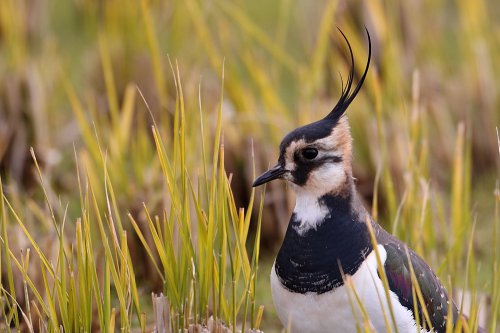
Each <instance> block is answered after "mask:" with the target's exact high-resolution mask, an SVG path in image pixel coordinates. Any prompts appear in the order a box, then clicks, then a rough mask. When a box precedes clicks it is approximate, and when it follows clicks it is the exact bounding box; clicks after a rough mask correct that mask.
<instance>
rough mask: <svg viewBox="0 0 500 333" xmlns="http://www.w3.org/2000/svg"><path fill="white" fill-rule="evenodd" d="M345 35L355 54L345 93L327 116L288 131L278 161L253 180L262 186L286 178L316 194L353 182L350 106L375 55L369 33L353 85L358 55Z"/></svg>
mask: <svg viewBox="0 0 500 333" xmlns="http://www.w3.org/2000/svg"><path fill="white" fill-rule="evenodd" d="M340 33H341V34H342V36H343V37H344V39H345V41H346V43H347V46H348V47H349V52H350V56H351V70H350V73H349V76H348V79H347V82H346V85H345V87H344V86H343V85H342V94H341V96H340V98H339V100H338V102H337V104H336V105H335V107H334V108H333V110H332V111H331V112H330V113H329V114H328V115H326V117H324V118H323V119H321V120H319V121H316V122H314V123H312V124H308V125H305V126H302V127H299V128H297V129H295V130H293V131H292V132H290V133H288V134H287V135H286V136H285V138H284V139H283V140H282V141H281V144H280V155H279V159H278V164H276V166H274V167H272V168H271V169H269V170H267V171H266V172H264V173H263V174H262V175H260V176H259V177H258V178H257V179H256V180H255V181H254V183H253V186H254V187H255V186H259V185H262V184H264V183H267V182H269V181H271V180H274V179H280V178H281V179H285V180H287V181H288V182H289V183H291V184H292V187H293V189H294V190H295V191H296V192H305V193H309V194H311V195H314V196H316V197H320V196H322V195H324V194H326V193H332V194H336V193H341V192H342V191H343V190H345V189H349V186H350V184H351V183H352V137H351V134H350V130H349V124H348V122H347V118H346V117H345V116H344V114H345V112H346V110H347V107H348V106H349V104H351V102H352V101H353V100H354V98H355V97H356V95H357V93H358V91H359V90H360V89H361V86H362V85H363V82H364V80H365V77H366V74H367V72H368V68H369V65H370V58H371V40H370V34H369V33H368V30H367V35H368V45H369V48H368V60H367V63H366V67H365V71H364V73H363V75H362V76H361V78H360V80H359V82H358V84H357V85H356V86H355V87H353V79H354V56H353V53H352V49H351V45H350V44H349V41H348V40H347V38H346V36H345V35H344V33H343V32H342V31H340Z"/></svg>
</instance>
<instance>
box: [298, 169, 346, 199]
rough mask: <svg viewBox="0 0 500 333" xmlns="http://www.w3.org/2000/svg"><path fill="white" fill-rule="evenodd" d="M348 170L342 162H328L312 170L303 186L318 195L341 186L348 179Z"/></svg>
mask: <svg viewBox="0 0 500 333" xmlns="http://www.w3.org/2000/svg"><path fill="white" fill-rule="evenodd" d="M346 177H347V175H346V172H345V170H344V166H343V164H342V163H326V164H325V165H323V166H321V167H320V168H318V169H316V170H313V171H311V173H309V177H308V178H307V182H306V184H305V185H304V186H303V187H304V189H305V190H307V191H308V192H310V193H311V194H314V195H315V196H316V197H321V196H322V195H324V194H326V193H328V192H331V191H332V190H335V189H338V188H341V187H342V185H343V184H344V183H345V181H346Z"/></svg>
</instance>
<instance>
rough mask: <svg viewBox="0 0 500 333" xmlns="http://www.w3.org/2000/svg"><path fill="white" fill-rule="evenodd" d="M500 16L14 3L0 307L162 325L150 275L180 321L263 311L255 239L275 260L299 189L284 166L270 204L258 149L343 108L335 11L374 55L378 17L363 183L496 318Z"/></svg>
mask: <svg viewBox="0 0 500 333" xmlns="http://www.w3.org/2000/svg"><path fill="white" fill-rule="evenodd" d="M499 14H500V5H499V4H498V3H497V1H493V0H490V1H488V0H479V1H467V0H458V1H455V2H454V3H449V2H446V1H420V2H418V1H406V2H402V3H394V4H390V3H383V2H380V1H366V2H349V3H346V2H344V1H335V0H327V1H321V2H315V3H314V4H312V3H310V2H305V1H300V2H292V1H289V0H282V1H277V2H268V1H262V0H259V1H252V2H241V1H226V0H215V1H205V2H200V1H196V0H187V1H180V0H176V1H171V2H164V1H147V0H141V1H130V2H129V1H127V2H123V1H118V0H108V1H98V2H96V1H90V0H81V1H74V2H66V1H55V2H49V1H46V0H41V1H37V2H36V3H32V2H29V1H24V0H22V1H16V0H6V1H2V2H0V170H1V177H2V193H3V194H4V196H3V199H2V200H0V201H1V204H2V205H1V212H0V216H1V222H2V223H1V226H2V228H1V229H2V244H1V246H0V260H1V267H2V278H1V280H0V281H1V288H2V296H1V299H2V303H3V305H4V306H3V307H2V309H3V312H2V313H1V316H0V317H1V318H2V325H13V326H15V327H18V328H19V327H21V328H24V329H26V328H29V327H30V325H31V327H32V328H33V329H34V330H35V329H37V328H40V329H41V328H44V329H46V330H48V331H57V330H58V329H59V327H60V326H61V325H62V327H64V328H65V330H71V331H77V330H82V331H90V330H93V329H97V328H99V329H100V330H103V331H110V330H113V329H114V327H115V326H116V327H121V328H124V329H128V328H137V329H149V328H150V327H151V326H150V325H151V323H152V321H153V320H152V318H153V316H152V312H153V309H152V305H151V301H150V297H149V295H150V292H151V291H154V292H163V293H164V294H165V295H167V296H168V298H169V300H170V305H171V306H170V314H171V317H170V318H171V319H172V320H171V325H172V328H178V327H182V326H185V325H186V324H188V323H189V320H190V318H192V319H194V321H199V322H202V321H205V322H206V321H207V318H208V317H209V316H210V315H213V316H214V317H215V318H216V320H218V319H223V320H224V321H225V322H226V323H228V324H229V325H231V326H232V327H235V326H237V325H240V326H241V325H242V323H245V325H246V328H248V327H249V326H256V325H258V323H260V319H258V318H259V315H258V312H259V311H258V304H261V303H266V302H267V297H268V294H269V293H268V291H267V289H266V288H267V283H268V282H267V276H266V274H260V275H259V274H257V272H258V260H257V259H258V258H259V255H260V253H259V251H258V247H259V244H260V243H262V245H263V249H262V254H261V256H263V257H265V258H267V257H269V256H272V253H273V251H274V250H275V248H276V246H277V245H279V241H280V238H281V237H282V231H283V228H284V226H285V224H286V222H287V221H288V213H289V206H290V205H291V204H293V197H292V196H291V195H290V193H289V191H287V190H286V189H285V188H284V187H283V186H282V185H281V184H270V187H269V188H268V191H267V195H266V200H265V202H263V203H262V206H261V207H262V209H263V211H262V215H260V214H259V213H258V211H259V209H258V208H253V201H254V194H253V192H251V191H250V184H251V181H252V180H253V177H254V168H253V165H254V160H255V165H256V168H257V169H258V170H262V169H264V168H266V167H267V166H268V165H269V164H270V163H272V162H273V161H274V160H275V159H276V155H277V146H278V144H279V141H280V139H281V138H282V136H283V135H284V134H286V133H287V132H288V131H289V130H291V129H293V128H294V127H296V126H297V125H299V124H305V123H307V122H309V121H312V120H315V119H318V118H320V117H322V116H323V115H324V114H325V113H326V112H327V110H329V109H330V108H331V106H332V105H333V104H334V102H335V100H336V98H337V97H338V95H339V92H340V79H339V76H338V72H339V71H340V72H341V73H345V72H346V69H347V66H349V63H348V61H344V59H343V55H344V54H345V50H344V49H342V47H343V43H341V42H339V35H338V33H337V32H336V26H339V27H341V28H342V30H343V31H344V32H345V33H346V35H347V36H348V38H349V40H350V41H351V44H352V45H353V49H354V53H355V57H356V59H357V62H356V66H362V65H363V61H362V59H365V56H366V50H365V46H366V42H365V40H364V38H365V35H364V33H363V25H366V26H367V27H368V29H369V30H370V33H371V35H372V37H373V40H374V51H375V52H374V61H373V66H372V68H371V70H370V73H369V75H368V77H367V81H366V84H365V87H364V89H363V92H362V93H361V94H360V96H359V97H358V99H357V100H356V102H354V103H353V105H352V107H351V109H350V111H349V119H350V123H351V127H352V132H353V136H354V140H355V141H354V143H355V171H354V173H355V175H356V177H357V178H358V188H359V190H360V191H361V193H362V194H363V196H364V197H365V198H366V201H367V203H368V204H369V203H371V206H372V213H373V215H374V216H375V217H376V219H377V220H378V221H380V223H381V224H383V225H384V226H385V227H386V228H388V229H389V230H392V231H393V232H394V233H396V234H397V235H398V236H399V237H400V238H401V239H402V240H404V241H405V242H407V243H408V244H410V245H411V247H412V248H414V249H415V250H416V252H418V253H419V254H420V255H422V256H423V257H424V258H426V260H427V261H428V262H429V263H430V264H431V266H432V267H433V268H435V270H436V271H437V272H438V275H439V276H440V277H441V278H442V280H443V281H447V287H448V289H449V290H452V289H453V290H457V289H460V290H466V291H467V293H466V294H467V295H469V296H470V298H471V301H470V302H469V303H468V304H470V306H464V308H463V311H464V312H466V313H469V314H471V316H472V318H474V320H475V318H479V317H481V316H483V313H485V314H486V315H485V317H481V318H482V319H481V320H482V321H483V322H485V323H486V326H488V327H489V328H490V331H491V332H494V331H495V330H497V329H498V327H499V326H498V316H499V313H500V282H499V281H500V273H499V267H498V263H499V260H500V259H499V258H500V256H499V255H500V244H499V232H500V229H499V227H498V226H499V223H500V213H499V208H498V207H499V205H500V195H499V194H498V193H499V190H498V184H495V179H498V178H499V174H498V170H499V166H500V157H499V155H498V149H499V145H498V141H497V137H496V133H495V127H496V126H498V124H499V123H500V113H499V112H498V110H499V108H500V97H499V96H500V94H499V90H498V86H500V84H499V82H498V78H499V77H500V54H498V52H496V50H498V49H500V45H499V44H500V38H499V36H500V27H499V25H498V22H497V21H498V20H497V19H496V18H497V17H498V15H499ZM339 48H340V49H339ZM223 68H224V70H223ZM358 69H360V68H358ZM222 73H224V74H223V76H224V78H222ZM222 142H223V143H224V145H223V146H222V145H221V143H222ZM252 142H253V147H254V149H255V153H253V151H254V150H253V149H252V148H251V146H252ZM30 147H33V149H34V152H35V154H34V155H33V156H36V159H37V161H38V162H37V164H35V159H34V158H33V157H32V154H31V153H30ZM497 182H498V181H497ZM494 191H495V192H494ZM493 192H494V193H493ZM257 197H259V196H257ZM257 201H258V200H257ZM239 207H246V209H245V210H244V211H242V210H240V209H239ZM252 212H253V213H252ZM259 216H261V218H260V219H259V218H258V217H259ZM258 221H262V224H260V222H258ZM260 228H262V233H261V234H260V233H259V232H258V231H259V230H260ZM259 237H261V239H260V238H259ZM249 244H250V245H249ZM28 249H30V250H28ZM266 260H268V259H266ZM256 290H257V291H260V292H258V293H257V294H255V293H254V292H255V291H256ZM261 290H263V291H261ZM479 295H486V298H487V300H488V302H489V303H488V304H489V305H488V306H487V309H482V310H485V311H482V312H481V316H479V317H478V316H477V313H478V306H479V305H478V304H479V303H480V301H479V300H480V298H479V297H478V296H479ZM259 299H261V301H260V300H259ZM459 301H461V300H459ZM459 303H462V302H459ZM266 304H267V303H266ZM464 304H465V303H464ZM481 307H483V308H484V306H483V305H481ZM268 308H269V307H268ZM268 308H266V310H265V311H264V314H263V319H262V320H263V321H262V328H263V329H264V330H266V331H267V332H268V331H271V330H272V329H271V327H274V326H275V325H276V319H275V318H274V319H271V318H268V317H271V314H272V313H273V312H272V310H271V309H268ZM389 320H390V319H389ZM265 325H268V327H269V329H266V326H265ZM368 326H369V325H368ZM368 326H367V327H368Z"/></svg>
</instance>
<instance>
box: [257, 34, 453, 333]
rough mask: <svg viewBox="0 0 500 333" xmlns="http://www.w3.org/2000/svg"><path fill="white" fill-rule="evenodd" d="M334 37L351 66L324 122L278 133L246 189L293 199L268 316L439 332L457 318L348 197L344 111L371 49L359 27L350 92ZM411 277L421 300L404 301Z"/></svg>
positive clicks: (422, 268) (301, 324) (323, 324)
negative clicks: (289, 192) (286, 187)
mask: <svg viewBox="0 0 500 333" xmlns="http://www.w3.org/2000/svg"><path fill="white" fill-rule="evenodd" d="M339 31H340V33H341V34H342V36H343V39H344V40H345V42H346V44H347V47H348V49H349V52H350V62H351V68H350V71H349V75H348V78H347V80H346V83H345V85H344V83H342V91H341V96H340V98H339V100H338V102H337V103H336V105H335V106H334V108H333V109H332V110H331V111H330V112H329V113H328V114H327V115H326V116H325V117H324V118H322V119H320V120H318V121H315V122H313V123H311V124H307V125H305V126H302V127H299V128H296V129H294V130H293V131H291V132H290V133H288V134H287V135H286V136H285V137H284V138H283V140H282V141H281V144H280V146H279V158H278V163H277V164H276V165H275V166H274V167H272V168H270V169H269V170H267V171H265V172H264V173H263V174H262V175H260V176H259V177H257V178H256V179H255V181H254V183H253V187H256V186H260V185H262V184H265V183H267V182H269V181H272V180H275V179H283V180H286V181H287V183H289V184H290V187H291V188H292V189H293V191H294V192H295V197H296V203H295V207H294V210H293V213H292V215H291V218H290V222H289V224H288V226H287V229H286V232H285V236H284V239H283V242H282V245H281V247H280V249H279V252H278V254H277V257H276V259H275V261H274V264H273V266H272V269H271V276H270V281H271V291H272V298H273V302H274V305H275V308H276V311H277V314H278V316H279V318H280V320H281V322H282V323H283V325H284V326H285V327H290V328H291V331H292V332H294V333H295V332H297V333H308V332H311V333H316V332H357V331H358V329H359V327H361V326H359V325H361V324H362V321H363V315H364V316H367V317H368V319H369V325H370V327H371V328H372V329H373V330H374V331H376V332H436V333H441V332H445V331H446V328H447V325H450V324H451V325H455V323H456V322H457V318H458V314H459V313H458V310H457V307H456V305H455V304H454V302H453V300H452V299H450V297H449V296H448V293H447V291H446V289H445V288H444V286H443V284H442V283H441V282H440V280H439V279H438V277H437V276H436V274H435V273H434V272H433V270H432V269H431V268H430V267H429V265H427V263H426V262H425V261H424V260H423V259H422V258H421V257H419V256H418V255H417V254H416V253H415V252H414V251H412V250H411V249H410V248H409V247H408V246H407V245H406V244H405V243H403V242H402V241H400V240H399V239H397V238H396V237H395V236H393V235H391V234H389V233H388V232H386V231H385V230H384V229H383V228H382V227H381V226H380V225H379V224H378V223H376V222H375V221H374V219H373V218H372V216H371V215H370V214H369V212H368V211H367V209H366V208H365V207H364V205H363V202H362V200H361V198H360V195H359V194H358V193H357V190H356V185H355V178H354V177H353V171H352V156H353V152H352V150H353V146H352V136H351V134H350V128H349V123H348V119H347V117H346V114H345V113H346V110H347V108H348V107H349V105H350V104H351V102H352V101H353V100H354V99H355V97H356V95H357V94H358V92H359V91H360V89H361V87H362V86H363V82H364V81H365V78H366V76H367V73H368V69H369V67H370V59H371V49H372V48H371V46H372V45H371V38H370V34H369V31H368V29H366V33H367V37H368V38H367V39H368V59H367V61H366V65H365V69H364V72H363V74H362V76H361V77H360V78H359V80H358V83H357V84H356V85H354V83H353V81H354V56H353V51H352V48H351V45H350V44H349V40H348V39H347V37H346V36H345V34H344V33H343V32H342V30H340V29H339ZM370 229H371V230H372V232H370ZM372 235H373V236H374V238H375V239H376V242H373V241H372V238H371V236H372ZM377 256H378V257H379V259H380V264H377ZM378 265H380V266H381V268H382V269H381V270H378V269H377V267H378ZM412 270H413V275H412ZM382 271H383V272H382ZM384 273H385V278H384V277H383V276H384ZM412 276H413V277H414V281H417V282H418V284H419V288H420V291H421V295H422V300H423V302H422V301H418V299H414V296H413V293H414V290H415V289H413V288H412ZM384 281H386V284H385V285H386V286H388V293H386V292H385V289H384ZM354 293H355V294H354ZM356 297H357V298H356ZM356 299H359V301H358V302H357V301H356ZM361 304H362V305H361ZM422 305H423V306H424V307H425V309H426V310H427V318H428V320H426V316H425V311H424V310H423V307H422ZM363 307H364V309H363ZM362 309H363V310H362ZM450 315H452V318H449V319H448V317H449V316H450ZM429 321H430V322H429Z"/></svg>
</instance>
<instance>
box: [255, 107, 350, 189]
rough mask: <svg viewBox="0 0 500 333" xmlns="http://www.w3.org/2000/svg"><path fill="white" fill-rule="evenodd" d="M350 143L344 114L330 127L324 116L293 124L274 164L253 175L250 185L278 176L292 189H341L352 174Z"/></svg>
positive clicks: (256, 184) (259, 183) (262, 182)
mask: <svg viewBox="0 0 500 333" xmlns="http://www.w3.org/2000/svg"><path fill="white" fill-rule="evenodd" d="M351 147H352V145H351V135H350V133H349V126H348V123H347V119H346V118H345V117H343V118H341V119H340V120H339V121H338V122H337V123H336V124H335V126H333V128H332V126H331V124H330V123H329V121H328V120H325V119H323V120H320V121H317V122H315V123H312V124H309V125H306V126H303V127H300V128H297V129H295V130H294V131H292V132H291V133H289V134H288V135H287V136H286V137H285V138H284V139H283V141H282V142H281V144H280V156H279V159H278V164H277V165H276V166H275V167H273V168H271V169H270V170H268V171H266V172H265V173H264V174H262V175H261V176H260V177H259V178H257V179H256V180H255V182H254V186H258V185H261V184H264V183H265V182H268V181H271V180H273V179H277V178H282V179H285V180H287V181H288V182H289V183H290V184H291V185H292V188H293V189H294V190H295V191H296V192H304V193H309V194H310V195H312V196H315V197H319V196H322V195H324V194H325V193H329V192H332V193H338V192H341V190H342V189H343V188H344V187H345V185H346V184H347V183H348V180H349V179H350V178H351V175H352V171H351V170H352V169H351V156H352V148H351Z"/></svg>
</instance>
